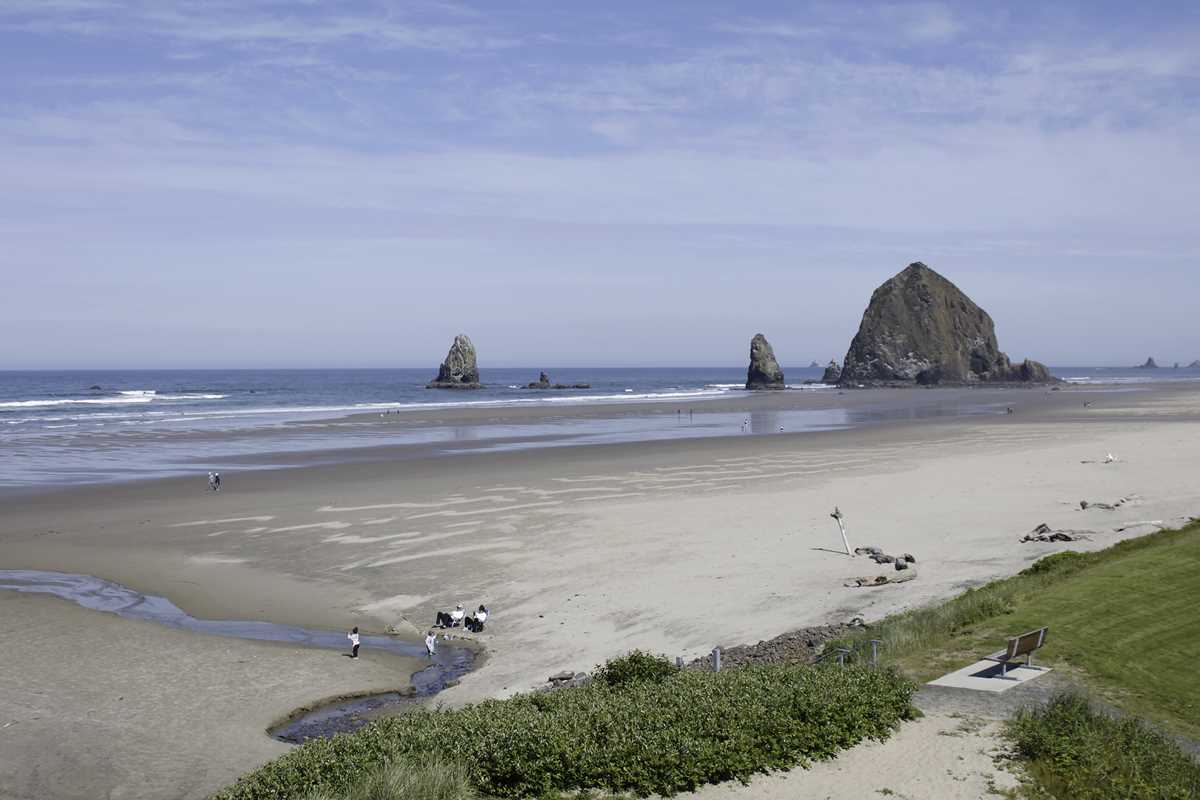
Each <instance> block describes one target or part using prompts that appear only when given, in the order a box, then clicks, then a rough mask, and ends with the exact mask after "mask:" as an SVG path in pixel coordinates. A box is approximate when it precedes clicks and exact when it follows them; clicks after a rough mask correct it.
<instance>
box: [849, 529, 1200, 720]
mask: <svg viewBox="0 0 1200 800" xmlns="http://www.w3.org/2000/svg"><path fill="white" fill-rule="evenodd" d="M1198 602H1200V522H1193V523H1192V524H1190V525H1187V526H1185V527H1183V528H1181V529H1179V530H1167V531H1160V532H1157V533H1152V534H1148V535H1146V536H1141V537H1138V538H1135V539H1127V540H1125V541H1123V542H1119V543H1117V544H1115V545H1113V546H1112V547H1108V548H1105V549H1103V550H1099V551H1096V552H1093V553H1072V552H1064V553H1057V554H1054V555H1051V556H1048V557H1046V558H1043V559H1041V560H1040V561H1037V562H1035V563H1034V564H1033V565H1031V566H1030V567H1029V568H1027V569H1025V570H1023V571H1022V572H1020V573H1018V574H1017V575H1014V576H1012V577H1010V578H1005V579H1002V580H998V581H993V582H991V583H988V584H986V585H984V586H980V587H978V588H974V589H970V590H968V591H966V592H964V593H963V594H961V595H959V596H957V597H955V598H953V599H951V600H949V601H947V602H945V603H941V604H938V605H935V606H929V607H926V608H918V609H913V610H911V611H907V612H904V613H902V614H897V615H895V616H892V617H888V618H887V619H885V620H883V621H882V622H880V623H878V624H876V625H873V626H871V628H870V629H869V630H866V631H864V632H861V633H857V634H855V635H854V637H851V638H848V639H845V640H843V641H842V642H840V644H841V645H842V646H846V647H850V648H851V649H852V650H853V653H852V655H851V660H855V659H857V660H863V659H864V658H865V657H866V654H867V653H869V652H870V650H869V647H868V646H867V640H869V639H878V640H881V641H882V645H881V646H880V649H879V652H880V658H881V660H882V662H883V663H885V664H890V665H892V666H895V667H898V668H899V669H901V670H902V671H903V672H904V673H906V674H908V675H909V676H911V677H913V678H914V679H917V680H922V681H923V680H929V679H931V678H934V677H936V676H938V675H942V674H945V673H947V672H950V671H952V670H955V669H959V668H960V667H963V666H966V665H967V664H970V663H971V662H973V661H976V660H977V659H978V658H979V657H980V656H982V655H984V654H986V653H989V652H995V651H996V650H997V649H999V648H1000V647H1001V645H1002V644H1003V642H1004V640H1005V637H1007V636H1012V635H1015V634H1018V633H1022V632H1024V631H1027V630H1032V629H1035V628H1039V627H1042V626H1044V625H1048V626H1049V627H1050V632H1049V634H1048V636H1047V639H1046V646H1045V647H1044V648H1043V649H1042V650H1040V651H1038V658H1039V659H1040V660H1042V661H1044V662H1048V663H1051V664H1053V665H1054V666H1055V667H1056V668H1058V669H1063V670H1065V671H1067V672H1068V673H1071V674H1073V675H1078V676H1079V678H1080V680H1081V681H1083V682H1085V683H1086V684H1087V685H1088V687H1089V688H1090V689H1091V690H1093V691H1095V692H1097V693H1098V694H1099V695H1100V696H1101V697H1102V698H1103V699H1104V700H1106V701H1107V702H1110V703H1112V704H1113V705H1115V706H1117V707H1119V708H1121V709H1122V710H1124V711H1126V712H1128V713H1130V714H1134V715H1137V716H1142V717H1145V718H1147V719H1149V720H1151V721H1153V722H1155V723H1156V724H1159V725H1161V726H1163V727H1164V728H1166V729H1167V730H1170V731H1173V732H1175V733H1180V734H1183V735H1185V736H1188V737H1190V738H1193V739H1200V681H1197V680H1196V677H1195V665H1196V664H1197V663H1200V616H1198V615H1197V614H1195V611H1194V610H1195V607H1196V604H1197V603H1198Z"/></svg>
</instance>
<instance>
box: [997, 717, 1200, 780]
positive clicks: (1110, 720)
mask: <svg viewBox="0 0 1200 800" xmlns="http://www.w3.org/2000/svg"><path fill="white" fill-rule="evenodd" d="M1007 732H1008V735H1009V737H1010V738H1011V739H1012V741H1013V743H1014V745H1015V746H1016V750H1017V753H1018V755H1020V756H1021V757H1022V758H1024V759H1025V760H1026V761H1027V763H1028V766H1029V772H1030V774H1031V775H1032V776H1033V777H1034V778H1035V780H1036V781H1037V783H1038V784H1039V785H1040V787H1041V788H1042V789H1043V790H1044V791H1046V792H1048V793H1049V794H1051V795H1052V796H1054V797H1057V798H1073V800H1124V798H1131V797H1144V798H1154V799H1155V800H1191V799H1192V798H1196V797H1200V763H1197V762H1196V761H1195V760H1193V759H1192V758H1191V757H1190V756H1188V755H1187V754H1185V753H1183V752H1181V751H1180V749H1179V747H1178V746H1177V745H1176V744H1175V743H1174V742H1172V741H1171V740H1170V739H1168V738H1166V737H1165V736H1163V735H1162V734H1160V733H1158V732H1157V731H1154V730H1152V729H1150V728H1148V727H1147V726H1146V725H1144V724H1143V723H1141V722H1139V721H1137V720H1136V719H1131V718H1122V719H1117V718H1114V717H1112V716H1110V715H1107V714H1103V713H1100V712H1099V711H1097V710H1095V709H1093V708H1091V707H1090V706H1089V704H1088V702H1087V700H1086V699H1085V698H1083V697H1081V696H1079V695H1077V694H1064V695H1061V696H1059V697H1056V698H1055V699H1053V700H1051V701H1050V702H1049V703H1048V704H1047V705H1045V706H1044V707H1042V708H1036V709H1026V710H1023V711H1021V712H1019V713H1018V714H1017V715H1016V717H1014V718H1013V719H1012V720H1011V721H1010V722H1009V723H1008V727H1007Z"/></svg>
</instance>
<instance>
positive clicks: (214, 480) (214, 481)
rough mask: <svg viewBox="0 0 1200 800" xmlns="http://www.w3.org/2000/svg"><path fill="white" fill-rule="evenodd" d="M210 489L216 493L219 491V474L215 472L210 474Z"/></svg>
mask: <svg viewBox="0 0 1200 800" xmlns="http://www.w3.org/2000/svg"><path fill="white" fill-rule="evenodd" d="M208 488H209V489H212V490H213V491H214V492H215V491H216V490H217V474H216V473H215V472H210V473H208Z"/></svg>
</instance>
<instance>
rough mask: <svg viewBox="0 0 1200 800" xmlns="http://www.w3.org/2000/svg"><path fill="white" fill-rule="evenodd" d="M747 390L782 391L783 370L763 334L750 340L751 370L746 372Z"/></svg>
mask: <svg viewBox="0 0 1200 800" xmlns="http://www.w3.org/2000/svg"><path fill="white" fill-rule="evenodd" d="M746 388H747V389H782V388H783V370H782V369H780V368H779V362H778V361H776V360H775V351H774V350H772V349H771V343H770V342H768V341H767V337H765V336H763V335H762V334H761V333H756V334H754V338H753V339H751V340H750V368H749V369H748V370H746Z"/></svg>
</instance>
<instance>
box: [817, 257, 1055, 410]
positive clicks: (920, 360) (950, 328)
mask: <svg viewBox="0 0 1200 800" xmlns="http://www.w3.org/2000/svg"><path fill="white" fill-rule="evenodd" d="M1054 380H1055V379H1054V378H1053V377H1052V376H1051V375H1050V371H1049V370H1048V369H1047V368H1046V366H1045V365H1044V364H1040V363H1038V362H1037V361H1029V360H1026V361H1023V362H1021V363H1020V364H1013V363H1012V362H1011V361H1009V359H1008V356H1007V355H1005V354H1004V353H1003V352H1001V351H1000V348H999V345H998V344H997V342H996V330H995V324H994V323H993V322H992V318H991V317H990V316H988V313H987V312H986V311H984V310H983V309H982V308H980V307H979V306H977V305H975V303H974V302H972V300H971V298H969V297H967V296H966V295H965V294H963V292H962V291H961V290H960V289H959V288H958V287H957V286H955V285H954V284H953V283H951V282H950V281H948V280H946V278H944V277H942V276H941V275H939V274H938V273H937V272H935V271H934V270H932V269H930V268H929V267H927V266H926V265H925V264H922V263H920V262H916V263H913V264H909V265H908V266H907V267H906V268H905V269H904V270H903V271H902V272H900V273H899V274H898V275H896V276H895V277H893V278H891V279H890V280H888V281H886V282H885V283H884V284H883V285H882V286H880V287H879V288H878V289H876V290H875V293H874V294H872V295H871V302H870V303H869V304H868V306H867V310H866V312H865V313H864V314H863V318H862V324H861V325H860V326H859V329H858V333H857V334H856V335H855V336H854V339H853V341H851V342H850V350H849V351H848V352H847V353H846V359H845V361H844V363H843V365H842V374H841V381H840V382H841V383H842V384H843V385H855V384H867V385H870V384H876V385H878V384H886V383H916V384H921V385H924V386H930V385H937V384H976V383H1050V382H1054Z"/></svg>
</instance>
